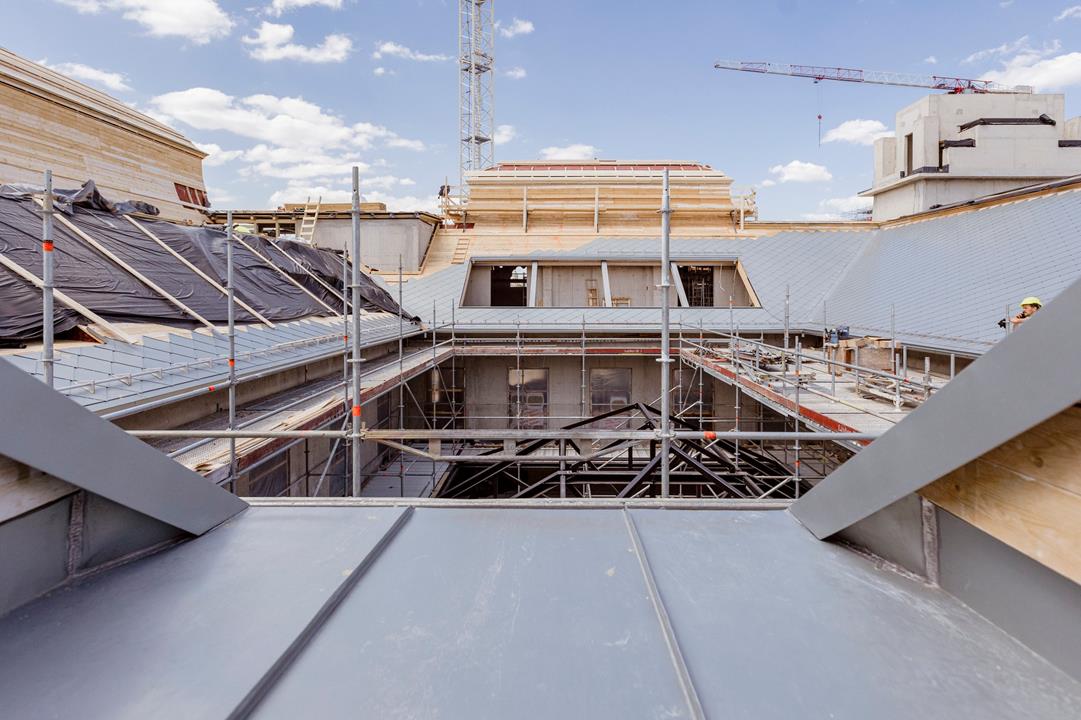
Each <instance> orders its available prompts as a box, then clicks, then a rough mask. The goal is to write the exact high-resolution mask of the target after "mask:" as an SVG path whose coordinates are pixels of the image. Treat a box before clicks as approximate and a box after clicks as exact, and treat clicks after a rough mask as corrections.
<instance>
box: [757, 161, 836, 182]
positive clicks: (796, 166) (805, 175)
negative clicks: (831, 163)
mask: <svg viewBox="0 0 1081 720" xmlns="http://www.w3.org/2000/svg"><path fill="white" fill-rule="evenodd" d="M769 172H770V174H771V175H775V176H776V178H777V182H782V183H788V182H827V181H829V180H832V179H833V175H831V174H830V171H829V170H827V169H826V168H825V166H823V165H815V164H814V163H809V162H802V161H800V160H793V161H792V162H790V163H788V164H787V165H774V166H773V167H771V168H770V169H769Z"/></svg>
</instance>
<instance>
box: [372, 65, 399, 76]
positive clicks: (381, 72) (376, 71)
mask: <svg viewBox="0 0 1081 720" xmlns="http://www.w3.org/2000/svg"><path fill="white" fill-rule="evenodd" d="M393 74H394V71H393V70H387V69H386V68H385V67H377V68H375V69H374V70H372V75H375V76H376V77H383V76H384V75H393Z"/></svg>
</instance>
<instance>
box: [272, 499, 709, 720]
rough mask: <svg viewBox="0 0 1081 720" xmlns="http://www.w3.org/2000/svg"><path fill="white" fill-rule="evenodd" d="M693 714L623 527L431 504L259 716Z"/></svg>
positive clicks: (616, 522)
mask: <svg viewBox="0 0 1081 720" xmlns="http://www.w3.org/2000/svg"><path fill="white" fill-rule="evenodd" d="M328 687H348V688H350V692H349V694H348V697H349V698H355V699H357V700H358V701H359V702H361V703H362V705H363V713H364V714H365V715H366V716H368V717H373V718H388V719H389V718H422V717H447V718H476V719H478V720H479V719H480V718H511V717H513V718H585V717H612V718H631V717H687V708H686V706H685V705H684V704H683V700H682V696H681V693H680V690H679V686H678V684H677V679H676V675H675V671H674V669H673V667H672V665H671V663H670V661H669V658H668V656H667V651H666V649H665V644H664V639H663V637H662V635H661V633H660V626H659V624H658V622H657V618H656V616H655V614H654V612H653V610H652V608H651V606H650V604H649V600H648V597H647V592H646V588H645V585H644V582H643V578H642V572H641V570H640V568H639V567H638V564H637V560H636V559H635V555H634V554H633V553H632V552H631V542H630V538H629V536H628V534H627V531H626V528H625V527H624V522H623V519H622V516H621V514H620V513H619V512H613V511H605V510H513V511H506V510H502V511H501V510H469V509H464V510H441V509H430V508H418V509H417V510H416V513H415V515H414V516H413V519H412V520H410V522H409V524H408V525H406V526H405V527H404V528H403V529H402V531H401V533H400V534H399V535H398V536H397V537H396V538H395V540H394V542H393V543H391V545H390V546H389V547H388V548H387V549H386V551H385V552H384V553H383V555H382V556H381V557H380V558H379V560H378V561H377V562H376V564H375V565H374V566H373V567H372V568H371V569H370V570H369V571H368V573H367V575H366V576H365V578H364V580H363V581H362V582H361V583H360V585H359V586H358V587H357V588H356V589H355V590H354V591H353V594H352V595H351V596H350V597H349V598H348V599H347V600H346V602H345V603H344V604H343V605H342V606H341V607H340V608H339V610H338V612H337V613H336V614H335V615H334V616H333V617H332V618H331V620H330V621H329V622H328V623H327V625H326V627H325V628H324V629H323V631H322V632H321V633H320V635H319V636H318V637H317V638H316V639H315V640H314V641H313V642H312V643H311V645H310V646H309V648H308V651H307V652H306V653H305V654H304V655H303V656H302V657H301V658H300V660H299V661H298V662H297V663H296V664H295V665H294V666H293V668H292V670H290V671H289V673H288V674H286V676H285V677H284V678H283V679H282V681H281V683H280V685H279V686H278V687H277V688H276V689H275V690H274V691H273V692H272V693H271V694H270V695H269V696H268V697H267V699H266V700H265V701H264V704H263V705H262V706H261V707H260V711H259V712H258V713H257V716H258V717H281V718H296V717H324V718H330V717H341V718H345V717H355V716H356V712H357V707H356V706H355V705H353V703H352V702H351V701H348V700H347V699H346V695H344V694H341V693H328V692H327V691H326V688H328Z"/></svg>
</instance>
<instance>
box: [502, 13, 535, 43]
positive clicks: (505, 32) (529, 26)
mask: <svg viewBox="0 0 1081 720" xmlns="http://www.w3.org/2000/svg"><path fill="white" fill-rule="evenodd" d="M497 24H498V23H497ZM533 30H534V28H533V23H532V22H530V21H529V20H521V19H519V18H514V20H512V21H511V24H510V25H499V34H500V35H502V36H503V37H505V38H512V37H515V36H517V35H529V34H530V33H532V32H533Z"/></svg>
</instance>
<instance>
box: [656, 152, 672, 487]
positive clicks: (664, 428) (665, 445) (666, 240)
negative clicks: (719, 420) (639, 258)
mask: <svg viewBox="0 0 1081 720" xmlns="http://www.w3.org/2000/svg"><path fill="white" fill-rule="evenodd" d="M663 185H664V189H663V192H664V196H663V199H662V202H661V357H660V360H659V362H660V363H661V497H662V498H666V497H668V492H669V479H670V478H669V476H670V474H671V467H670V463H669V455H670V454H671V452H672V437H671V432H672V419H671V416H670V415H669V412H670V409H669V406H670V404H671V400H672V398H671V397H669V391H670V388H669V386H670V385H671V382H672V376H671V373H670V371H669V365H670V364H671V362H672V348H671V343H670V341H669V330H670V326H669V323H670V321H671V318H670V317H669V315H670V313H671V308H670V307H669V305H670V302H669V298H668V288H669V287H670V283H669V282H668V273H669V271H670V270H671V262H670V260H669V252H668V251H669V245H670V237H669V232H670V217H671V215H672V204H671V198H670V192H669V187H668V170H667V169H666V170H665V171H664V178H663Z"/></svg>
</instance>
